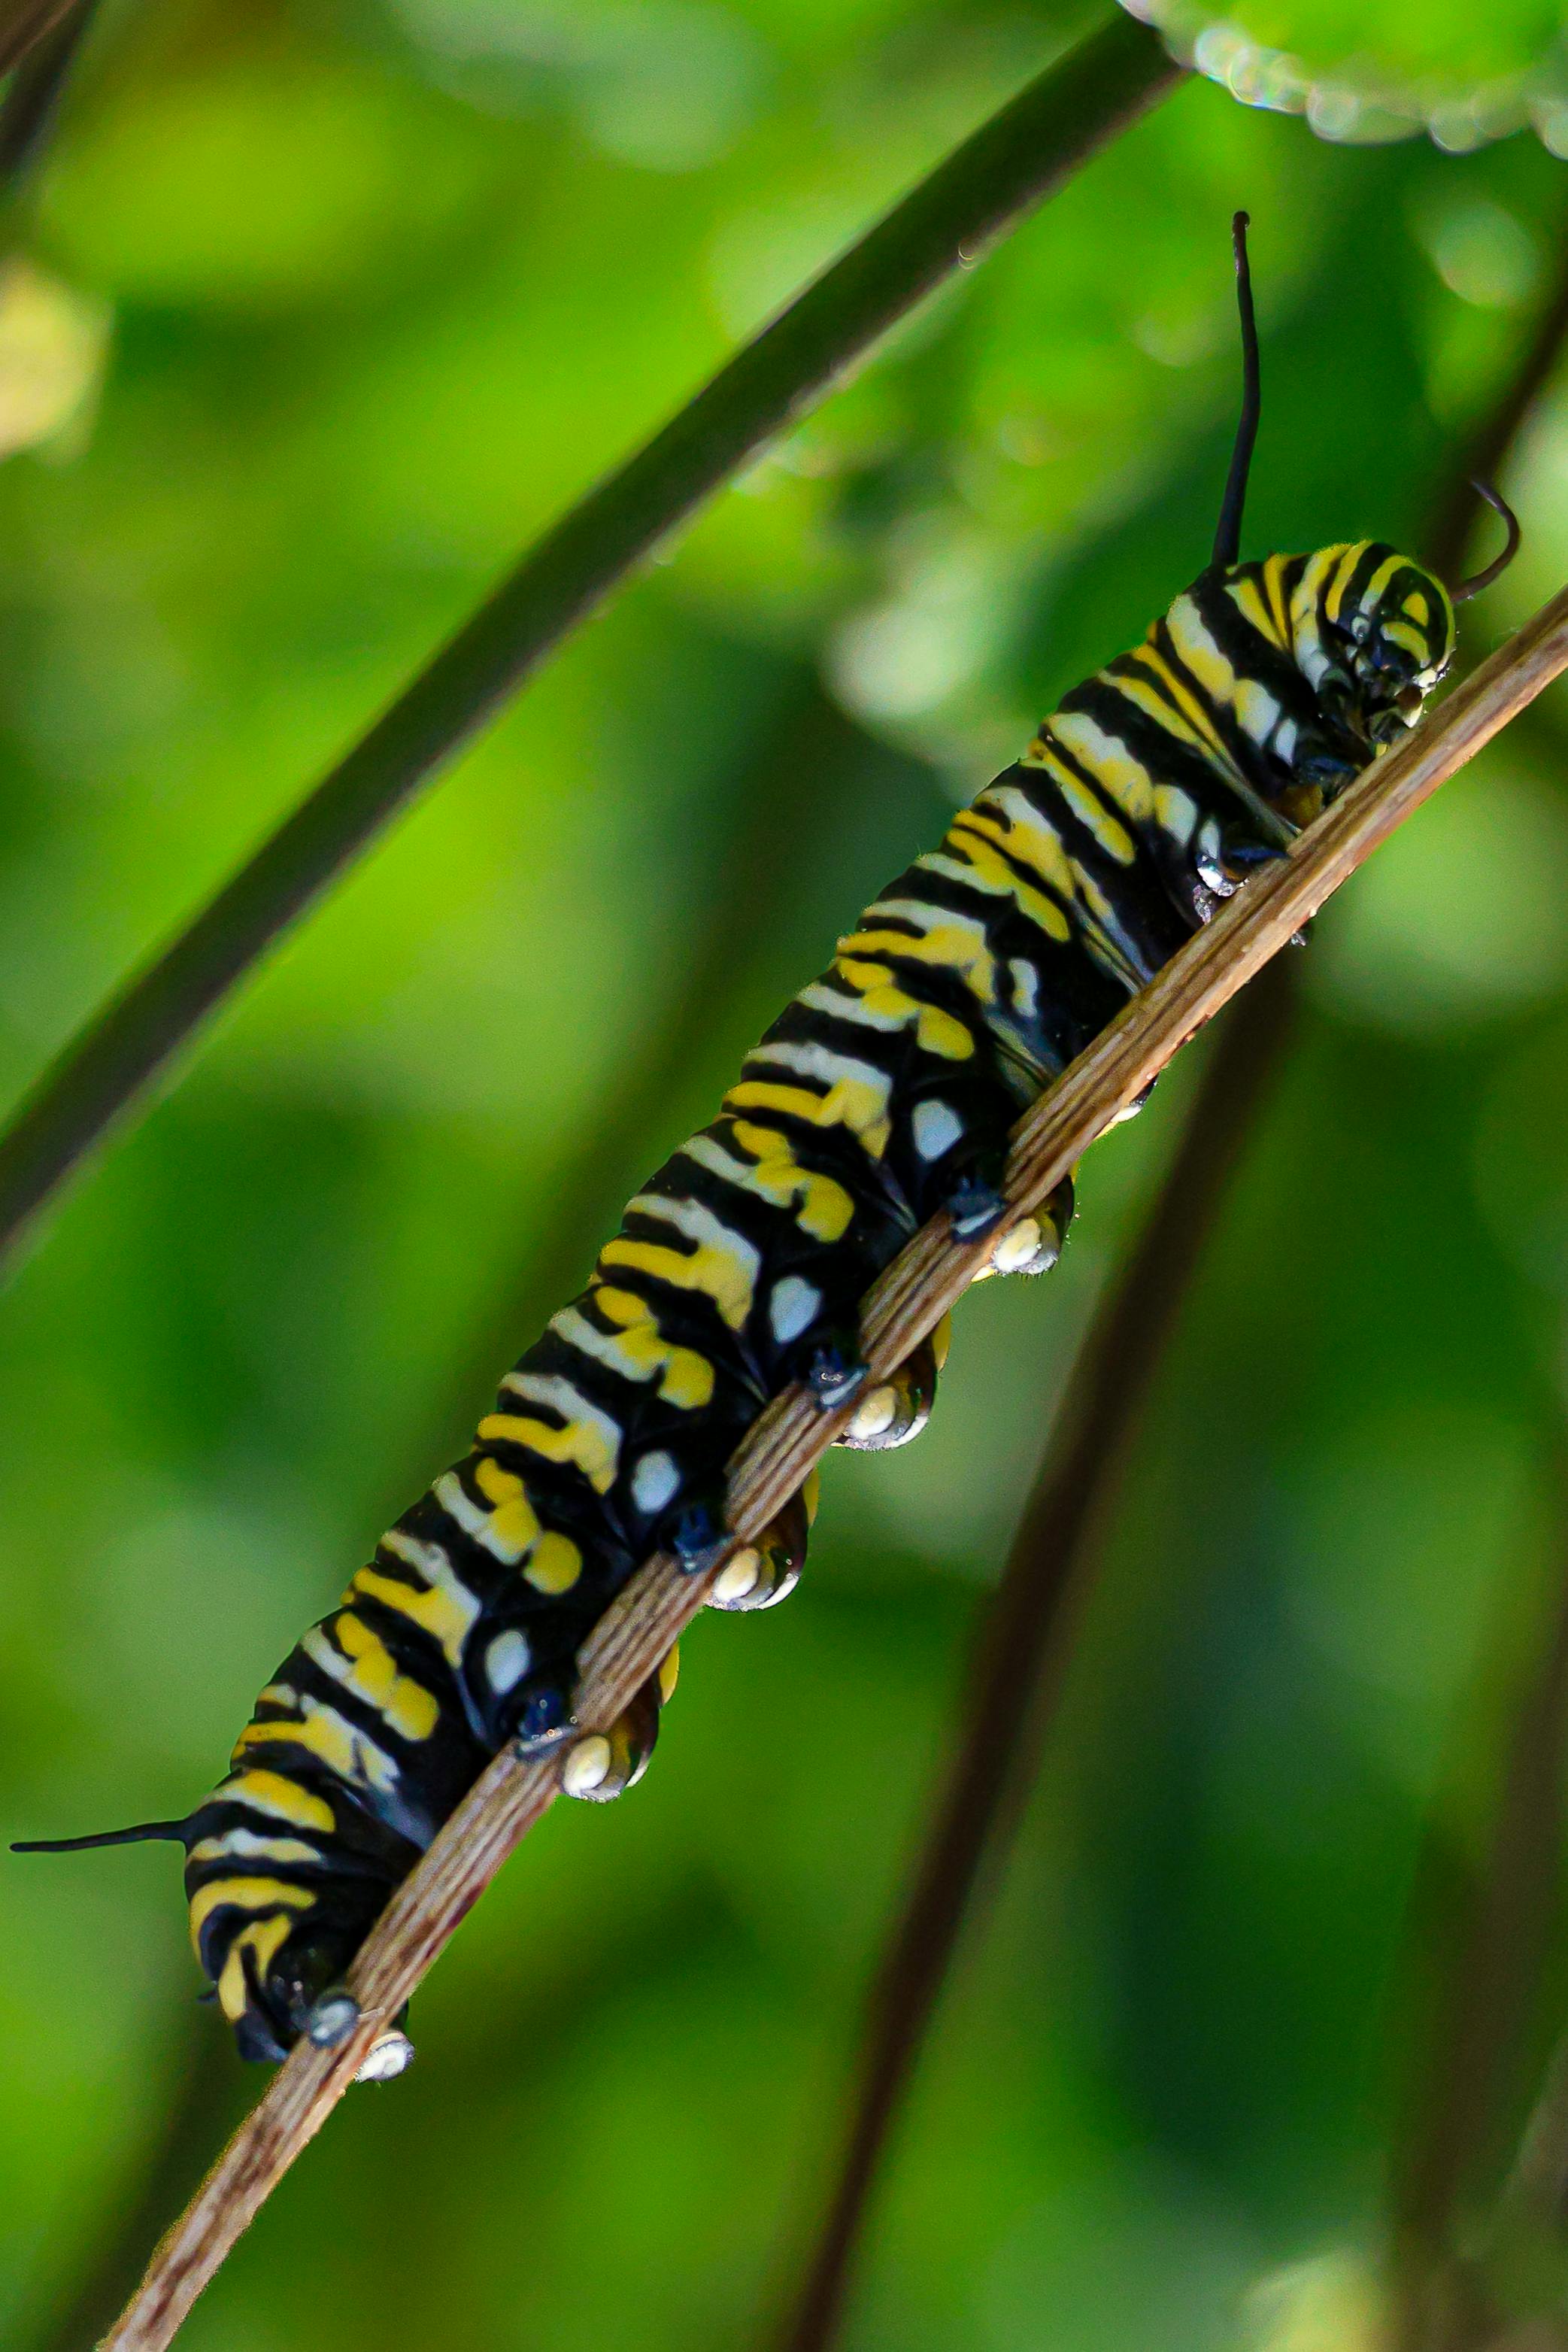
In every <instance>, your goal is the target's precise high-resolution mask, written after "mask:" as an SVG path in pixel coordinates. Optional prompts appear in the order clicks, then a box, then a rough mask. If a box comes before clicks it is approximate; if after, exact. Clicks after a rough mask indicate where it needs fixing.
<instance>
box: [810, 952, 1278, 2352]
mask: <svg viewBox="0 0 1568 2352" xmlns="http://www.w3.org/2000/svg"><path fill="white" fill-rule="evenodd" d="M1293 995H1294V990H1293V988H1292V987H1291V969H1290V966H1289V965H1288V964H1287V963H1282V962H1276V963H1273V964H1270V966H1269V968H1268V970H1267V971H1265V972H1263V973H1261V974H1260V977H1259V980H1258V982H1257V984H1256V986H1254V987H1252V988H1250V989H1249V990H1248V991H1247V992H1246V993H1245V994H1244V995H1243V997H1242V999H1241V1001H1240V1003H1239V1004H1238V1005H1236V1007H1235V1008H1234V1010H1233V1011H1231V1012H1230V1013H1228V1014H1227V1015H1226V1017H1225V1023H1224V1026H1223V1028H1222V1029H1221V1030H1220V1032H1219V1034H1218V1036H1217V1038H1216V1040H1215V1043H1214V1046H1213V1050H1212V1052H1211V1055H1210V1058H1209V1063H1208V1066H1207V1070H1206V1071H1205V1073H1204V1078H1203V1083H1202V1085H1201V1087H1200V1088H1199V1091H1198V1095H1197V1099H1196V1100H1195V1102H1194V1104H1193V1107H1192V1109H1191V1110H1190V1112H1189V1113H1188V1115H1187V1121H1186V1128H1185V1129H1184V1131H1183V1134H1182V1138H1181V1141H1180V1143H1179V1145H1178V1146H1177V1149H1176V1156H1175V1158H1174V1159H1173V1160H1172V1162H1171V1166H1170V1169H1169V1171H1167V1173H1166V1177H1165V1179H1164V1181H1163V1182H1162V1184H1161V1186H1160V1191H1159V1193H1158V1196H1157V1198H1156V1200H1155V1207H1154V1211H1153V1213H1152V1214H1151V1215H1150V1217H1149V1219H1148V1222H1147V1223H1146V1224H1145V1227H1144V1230H1143V1233H1142V1234H1140V1236H1139V1239H1138V1243H1137V1246H1136V1248H1135V1249H1134V1251H1133V1253H1132V1255H1131V1256H1130V1257H1129V1258H1128V1259H1127V1261H1126V1263H1125V1265H1124V1267H1123V1269H1122V1271H1121V1273H1120V1275H1119V1276H1118V1278H1117V1280H1116V1283H1115V1286H1114V1288H1113V1291H1112V1293H1111V1295H1110V1297H1109V1298H1108V1299H1107V1300H1106V1302H1105V1304H1104V1305H1103V1307H1101V1308H1100V1310H1099V1312H1098V1313H1097V1314H1096V1316H1095V1318H1094V1321H1093V1323H1092V1326H1091V1328H1090V1332H1089V1336H1088V1339H1087V1340H1086V1342H1085V1344H1084V1347H1083V1349H1082V1353H1081V1355H1080V1357H1079V1360H1078V1361H1077V1363H1076V1364H1075V1365H1074V1367H1073V1371H1072V1379H1071V1385H1070V1386H1069V1389H1068V1391H1067V1396H1066V1399H1065V1401H1064V1403H1063V1407H1062V1417H1061V1422H1060V1423H1059V1424H1058V1425H1057V1427H1056V1428H1055V1429H1054V1430H1053V1431H1052V1433H1051V1437H1050V1440H1049V1441H1048V1444H1047V1447H1046V1451H1045V1454H1044V1455H1043V1457H1042V1459H1041V1462H1040V1468H1039V1471H1038V1472H1037V1474H1036V1477H1035V1481H1034V1484H1033V1486H1032V1487H1031V1489H1030V1496H1029V1499H1028V1501H1027V1502H1026V1503H1025V1505H1024V1508H1023V1515H1022V1517H1021V1518H1020V1519H1019V1526H1018V1532H1017V1533H1016V1535H1015V1536H1014V1538H1013V1541H1012V1546H1011V1549H1009V1554H1008V1559H1007V1565H1006V1566H1005V1568H1004V1569H1003V1570H1002V1576H1001V1581H1000V1583H999V1584H998V1588H997V1592H996V1596H995V1599H994V1600H993V1601H991V1602H990V1604H989V1607H988V1611H987V1614H986V1620H985V1625H984V1629H983V1632H982V1633H981V1637H980V1643H979V1648H978V1653H977V1658H976V1661H975V1664H974V1667H973V1669H972V1672H971V1676H970V1686H969V1690H968V1692H967V1696H966V1697H965V1699H964V1701H963V1702H962V1705H961V1706H960V1708H959V1721H960V1723H961V1724H962V1726H963V1730H962V1734H961V1737H960V1740H959V1744H958V1747H957V1748H956V1751H955V1753H954V1755H953V1758H952V1760H951V1762H950V1764H949V1765H948V1768H947V1771H946V1780H945V1784H944V1787H943V1790H942V1792H941V1794H940V1795H939V1797H938V1798H937V1801H936V1806H935V1809H934V1815H935V1818H934V1822H933V1825H932V1827H931V1828H930V1829H929V1830H928V1831H927V1832H926V1833H925V1843H924V1845H923V1847H922V1850H921V1854H920V1859H919V1862H918V1864H916V1868H915V1879H914V1883H913V1885H911V1887H910V1890H909V1894H908V1896H907V1898H906V1900H905V1903H904V1909H903V1911H902V1913H901V1914H900V1916H899V1919H898V1923H897V1925H896V1926H895V1927H894V1931H893V1934H892V1936H891V1937H890V1938H889V1941H888V1946H887V1949H886V1952H885V1954H884V1956H883V1962H882V1966H881V1969H880V1971H879V1974H878V1980H877V1984H876V1987H875V1990H874V1991H873V1995H872V1999H871V2002H870V2005H869V2012H868V2020H867V2025H866V2032H865V2042H864V2046H863V2049H862V2053H861V2057H860V2061H859V2065H858V2069H857V2074H858V2081H857V2087H856V2089H855V2092H854V2094H853V2096H852V2109H851V2115H850V2120H849V2123H848V2126H847V2128H846V2130H845V2133H844V2137H843V2143H842V2147H841V2154H840V2157H839V2159H838V2164H837V2167H836V2169H835V2171H834V2174H833V2184H832V2188H831V2191H830V2194H829V2198H828V2200H827V2204H826V2208H825V2210H824V2215H823V2220H822V2222H821V2231H820V2232H819V2235H818V2237H817V2240H816V2242H815V2245H814V2247H813V2249H812V2252H811V2256H810V2264H809V2267H808V2269H807V2272H806V2277H805V2282H804V2284H803V2285H802V2287H801V2290H800V2294H799V2296H798V2298H797V2299H796V2302H795V2305H794V2307H793V2309H792V2311H791V2313H790V2315H789V2319H788V2321H787V2323H786V2325H785V2326H784V2327H783V2329H782V2330H781V2332H780V2334H779V2345H780V2347H781V2352H822V2347H825V2346H827V2345H829V2344H831V2342H832V2341H833V2339H834V2337H835V2336H836V2335H837V2333H838V2330H839V2326H840V2323H841V2319H842V2315H843V2308H844V2299H845V2295H846V2293H847V2290H848V2286H849V2281H850V2272H851V2266H852V2260H853V2256H854V2251H855V2248H856V2245H857V2243H858V2242H859V2239H860V2235H861V2231H862V2227H863V2224H864V2221H865V2216H866V2211H867V2208H868V2206H869V2203H870V2200H871V2193H872V2189H873V2186H874V2183H875V2180H876V2176H877V2173H878V2171H879V2169H880V2168H881V2165H882V2160H883V2155H884V2153H885V2151H886V2147H887V2142H888V2138H889V2136H890V2134H891V2132H892V2130H893V2126H894V2123H895V2122H896V2120H897V2117H898V2114H899V2110H900V2108H901V2107H902V2105H903V2103H904V2095H905V2093H906V2092H907V2090H908V2088H909V2084H910V2082H911V2080H912V2078H913V2075H914V2072H915V2063H916V2061H917V2059H918V2057H919V2054H920V2051H921V2049H922V2047H923V2045H924V2043H925V2036H926V2033H927V2032H928V2030H929V2027H930V2023H931V2019H932V2015H933V2013H934V2011H935V2010H936V2002H937V1999H938V1997H939V1995H940V1993H941V1990H942V1986H943V1982H944V1980H945V1979H946V1974H947V1970H948V1968H949V1966H950V1964H951V1962H952V1958H953V1953H954V1950H955V1948H956V1945H957V1941H958V1937H959V1935H960V1932H961V1931H962V1928H963V1927H964V1924H965V1920H966V1917H967V1914H968V1910H969V1906H970V1903H971V1901H972V1899H973V1896H974V1893H975V1888H976V1883H977V1879H978V1876H979V1872H980V1866H981V1864H982V1863H983V1862H984V1860H985V1858H986V1856H987V1854H988V1853H989V1852H990V1851H991V1850H992V1848H993V1846H994V1844H995V1843H996V1842H997V1841H998V1838H999V1836H1000V1834H1001V1832H1002V1827H1003V1818H1004V1815H1005V1813H1006V1812H1007V1811H1008V1809H1009V1804H1010V1803H1016V1801H1017V1800H1018V1798H1019V1794H1020V1793H1021V1791H1022V1790H1023V1788H1024V1787H1026V1786H1027V1784H1028V1781H1029V1780H1030V1766H1031V1762H1032V1759H1033V1755H1034V1752H1035V1751H1036V1750H1037V1748H1038V1746H1039V1742H1040V1738H1042V1736H1043V1731H1044V1723H1045V1718H1046V1717H1047V1715H1048V1713H1049V1710H1050V1708H1051V1703H1052V1701H1053V1699H1054V1696H1055V1694H1056V1690H1057V1687H1058V1683H1059V1678H1060V1673H1061V1665H1062V1663H1063V1660H1064V1657H1065V1654H1066V1650H1067V1645H1068V1642H1069V1639H1070V1637H1071V1631H1072V1626H1073V1624H1074V1622H1075V1621H1076V1617H1077V1612H1078V1605H1079V1603H1080V1601H1082V1595H1083V1588H1084V1585H1085V1583H1086V1581H1087V1577H1086V1571H1087V1570H1088V1568H1089V1565H1090V1561H1091V1559H1092V1552H1093V1549H1094V1545H1095V1540H1096V1538H1097V1537H1098V1535H1099V1533H1100V1531H1101V1528H1102V1525H1103V1516H1104V1513H1105V1511H1106V1508H1107V1507H1108V1506H1109V1505H1110V1503H1111V1502H1112V1500H1113V1496H1114V1494H1115V1490H1116V1484H1117V1474H1118V1471H1119V1469H1120V1466H1121V1465H1122V1464H1123V1462H1124V1460H1125V1457H1126V1453H1127V1449H1128V1447H1129V1445H1130V1444H1131V1442H1132V1439H1133V1437H1134V1433H1135V1432H1136V1429H1137V1425H1138V1423H1139V1421H1140V1420H1141V1418H1142V1414H1143V1409H1144V1405H1145V1402H1146V1400H1147V1397H1148V1393H1149V1390H1150V1388H1151V1386H1152V1385H1153V1382H1154V1379H1155V1373H1156V1372H1157V1371H1158V1370H1159V1365H1160V1360H1161V1358H1162V1357H1163V1355H1164V1353H1165V1349H1166V1343H1167V1341H1168V1340H1169V1339H1170V1336H1171V1333H1172V1331H1173V1330H1174V1328H1175V1326H1176V1318H1177V1316H1178V1314H1179V1313H1180V1309H1181V1306H1182V1302H1183V1300H1184V1299H1185V1297H1186V1293H1187V1289H1188V1286H1189V1285H1190V1282H1191V1279H1192V1276H1193V1273H1194V1271H1195V1269H1196V1267H1197V1261H1198V1259H1199V1257H1200V1256H1201V1255H1202V1253H1203V1249H1204V1245H1205V1244H1206V1243H1207V1239H1208V1236H1209V1234H1210V1233H1211V1231H1212V1230H1213V1226H1214V1223H1215V1220H1216V1218H1217V1217H1218V1213H1219V1208H1220V1204H1221V1202H1222V1200H1223V1197H1224V1194H1225V1192H1226V1189H1227V1187H1228V1183H1229V1181H1230V1178H1231V1176H1232V1174H1233V1173H1234V1171H1235V1168H1236V1164H1237V1161H1238V1160H1239V1157H1240V1154H1241V1150H1242V1148H1243V1146H1244V1144H1245V1142H1246V1140H1247V1137H1248V1134H1249V1129H1250V1127H1251V1124H1252V1118H1253V1115H1254V1113H1255V1111H1256V1109H1257V1108H1258V1106H1259V1104H1260V1101H1261V1099H1262V1097H1263V1094H1264V1092H1265V1090H1266V1087H1267V1085H1268V1081H1269V1078H1270V1076H1271V1074H1272V1073H1273V1071H1274V1070H1275V1069H1276V1068H1277V1066H1278V1062H1279V1049H1280V1047H1281V1045H1282V1043H1283V1039H1284V1032H1285V1031H1286V1029H1287V1028H1288V1026H1289V1021H1290V1009H1291V999H1292V997H1293Z"/></svg>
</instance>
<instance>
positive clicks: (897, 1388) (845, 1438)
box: [838, 1316, 949, 1454]
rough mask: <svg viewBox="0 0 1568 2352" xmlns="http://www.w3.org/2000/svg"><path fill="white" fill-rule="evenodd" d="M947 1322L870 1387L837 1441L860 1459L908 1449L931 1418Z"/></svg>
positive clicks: (945, 1346) (945, 1354)
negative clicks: (896, 1448) (897, 1447)
mask: <svg viewBox="0 0 1568 2352" xmlns="http://www.w3.org/2000/svg"><path fill="white" fill-rule="evenodd" d="M948 1338H949V1325H948V1318H946V1316H944V1317H943V1318H942V1320H941V1322H940V1323H939V1324H938V1325H937V1327H936V1330H935V1331H934V1332H933V1333H932V1334H931V1337H930V1338H929V1339H923V1340H922V1341H921V1343H920V1345H919V1347H918V1348H916V1349H914V1351H913V1352H912V1353H911V1354H910V1355H908V1356H906V1357H905V1358H904V1361H903V1363H902V1364H900V1365H899V1366H898V1368H897V1369H896V1370H894V1371H893V1372H890V1373H889V1375H888V1377H887V1378H886V1380H884V1381H875V1382H873V1383H872V1384H870V1385H869V1386H868V1387H867V1389H866V1391H865V1393H864V1394H863V1395H862V1398H861V1401H860V1402H859V1404H858V1405H857V1406H856V1407H855V1410H854V1412H853V1413H852V1415H851V1418H850V1421H849V1423H848V1424H847V1426H846V1427H845V1429H844V1430H843V1432H842V1433H841V1436H840V1438H839V1441H838V1442H839V1444H841V1445H848V1446H851V1447H852V1448H853V1449H854V1451H855V1452H856V1453H860V1454H881V1453H883V1452H884V1451H886V1450H887V1449H888V1448H889V1447H891V1446H894V1445H907V1444H909V1441H910V1439H911V1438H912V1437H918V1436H919V1434H920V1433H921V1431H922V1430H923V1429H924V1428H925V1424H926V1423H927V1422H928V1421H929V1420H930V1418H931V1408H932V1406H933V1405H934V1404H935V1402H936V1375H937V1373H938V1372H939V1371H940V1370H941V1369H942V1366H943V1364H944V1363H945V1362H946V1359H947V1343H948Z"/></svg>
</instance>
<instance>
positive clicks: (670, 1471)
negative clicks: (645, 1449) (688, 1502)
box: [632, 1453, 681, 1511]
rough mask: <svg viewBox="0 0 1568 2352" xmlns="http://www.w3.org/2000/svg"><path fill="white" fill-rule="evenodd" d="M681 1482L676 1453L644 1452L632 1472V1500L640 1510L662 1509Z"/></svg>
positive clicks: (678, 1488) (677, 1490)
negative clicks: (676, 1463)
mask: <svg viewBox="0 0 1568 2352" xmlns="http://www.w3.org/2000/svg"><path fill="white" fill-rule="evenodd" d="M680 1484H681V1474H680V1472H679V1471H678V1470H677V1469H676V1467H675V1460H674V1454H663V1453H660V1454H643V1459H642V1460H641V1462H639V1463H638V1465H637V1467H636V1468H635V1470H633V1471H632V1501H633V1502H634V1503H635V1504H636V1506H637V1508H638V1509H639V1510H640V1511H662V1510H663V1509H664V1505H665V1504H666V1503H667V1502H668V1501H669V1500H670V1498H671V1496H673V1495H675V1494H677V1493H678V1492H679V1490H680Z"/></svg>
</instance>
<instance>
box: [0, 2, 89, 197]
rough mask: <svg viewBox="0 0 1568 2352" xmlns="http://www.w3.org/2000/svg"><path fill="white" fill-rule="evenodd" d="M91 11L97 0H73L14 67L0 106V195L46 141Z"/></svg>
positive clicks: (22, 171)
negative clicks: (14, 69)
mask: <svg viewBox="0 0 1568 2352" xmlns="http://www.w3.org/2000/svg"><path fill="white" fill-rule="evenodd" d="M97 13H98V0H73V5H71V6H70V7H68V8H67V9H66V10H65V12H64V14H63V15H61V16H57V18H56V19H55V21H54V22H53V23H52V24H50V25H49V26H47V28H46V30H45V31H44V33H43V35H42V37H40V38H39V39H38V40H37V43H36V44H35V45H34V47H31V48H30V49H29V50H28V52H27V54H26V57H24V58H22V59H21V60H20V62H19V63H18V64H17V65H16V71H15V72H14V74H13V75H12V77H11V81H10V84H9V86H8V88H7V89H6V91H5V100H4V101H3V102H0V191H4V190H7V189H9V188H10V187H11V186H13V185H14V184H15V183H16V181H17V180H18V179H20V177H21V175H22V174H23V173H24V172H26V169H27V166H28V165H29V164H30V163H33V162H34V160H35V159H36V157H37V153H38V151H39V149H40V148H41V147H42V146H43V143H44V142H45V140H46V139H47V137H48V135H49V130H50V127H51V125H52V123H53V121H54V119H55V116H56V113H57V111H58V109H59V103H60V99H61V97H62V95H63V93H64V90H65V86H66V83H67V81H68V79H69V77H70V71H71V68H72V66H73V65H74V64H75V62H76V56H77V51H78V49H79V48H80V47H81V45H82V42H83V41H84V40H85V39H86V37H87V34H88V29H89V26H90V25H91V23H92V20H93V17H94V16H96V14H97Z"/></svg>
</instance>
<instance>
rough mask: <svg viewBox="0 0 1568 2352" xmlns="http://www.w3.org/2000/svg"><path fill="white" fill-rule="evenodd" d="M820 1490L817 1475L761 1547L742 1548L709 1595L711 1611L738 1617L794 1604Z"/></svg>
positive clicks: (767, 1530)
mask: <svg viewBox="0 0 1568 2352" xmlns="http://www.w3.org/2000/svg"><path fill="white" fill-rule="evenodd" d="M818 1486H819V1481H818V1477H817V1474H816V1472H815V1471H814V1470H813V1471H812V1473H811V1475H810V1477H809V1478H808V1479H807V1481H806V1483H805V1485H804V1486H802V1487H801V1489H800V1493H799V1494H798V1495H792V1496H790V1498H789V1501H788V1502H787V1503H786V1504H785V1506H784V1507H783V1509H782V1510H781V1511H780V1512H779V1515H778V1517H776V1518H774V1519H772V1520H770V1521H769V1523H768V1526H767V1527H765V1528H763V1530H762V1533H761V1534H760V1535H759V1536H758V1538H757V1540H756V1542H755V1543H749V1544H747V1545H745V1546H743V1548H742V1549H740V1550H739V1551H737V1553H735V1555H734V1557H733V1558H732V1559H727V1561H726V1562H725V1564H724V1566H723V1568H721V1569H720V1570H719V1572H718V1574H717V1576H716V1578H715V1580H714V1584H713V1590H712V1591H711V1592H710V1593H709V1594H708V1607H709V1608H710V1609H725V1610H729V1611H731V1612H737V1613H738V1612H741V1611H744V1610H748V1609H771V1608H773V1607H774V1606H775V1605H776V1603H777V1602H779V1601H784V1600H787V1599H788V1598H789V1594H790V1593H791V1592H793V1591H794V1590H795V1587H796V1585H797V1584H798V1583H799V1582H800V1570H801V1569H802V1568H803V1567H804V1566H805V1564H806V1545H807V1540H808V1538H809V1537H810V1531H811V1521H812V1520H813V1519H814V1518H815V1517H816V1516H817V1493H818Z"/></svg>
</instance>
